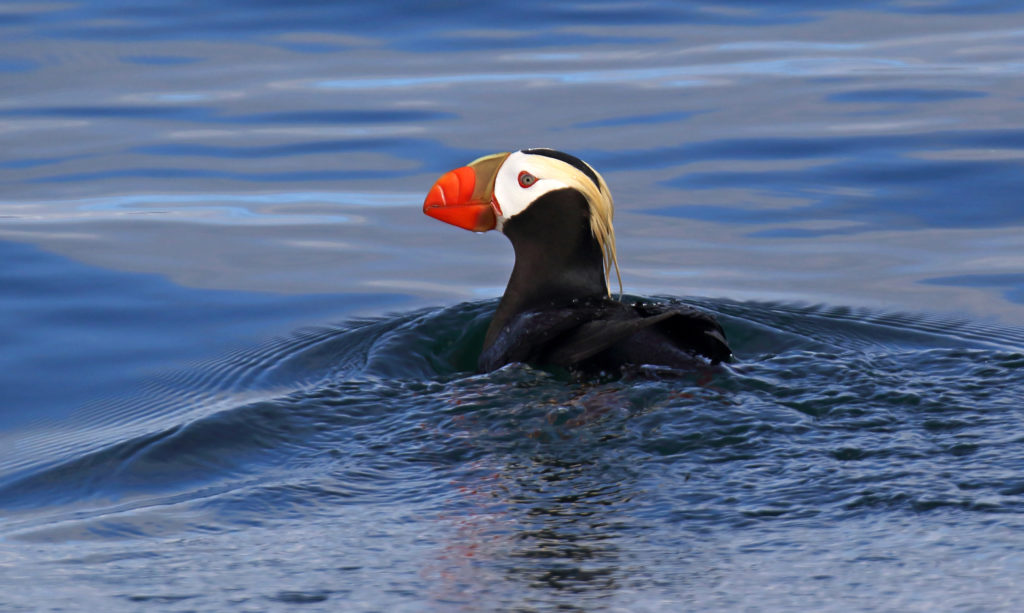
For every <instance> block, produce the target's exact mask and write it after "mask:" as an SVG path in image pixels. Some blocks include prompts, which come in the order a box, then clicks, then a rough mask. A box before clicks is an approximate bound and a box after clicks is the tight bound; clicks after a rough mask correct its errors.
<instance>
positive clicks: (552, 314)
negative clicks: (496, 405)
mask: <svg viewBox="0 0 1024 613" xmlns="http://www.w3.org/2000/svg"><path fill="white" fill-rule="evenodd" d="M581 322H582V317H581V315H580V313H579V312H578V310H576V309H569V308H562V309H547V310H543V311H527V312H525V313H520V314H518V315H516V316H515V317H514V318H513V319H512V321H510V322H509V323H508V325H506V326H505V328H504V329H503V330H502V331H501V333H500V334H498V338H496V339H495V340H494V343H493V344H491V346H490V347H488V348H487V349H485V350H484V352H483V353H481V354H480V360H479V361H478V363H477V366H478V367H479V369H480V370H481V371H484V372H488V371H492V370H496V369H498V368H501V367H502V366H504V365H506V364H511V363H512V362H531V363H536V362H538V361H541V359H542V358H543V356H544V354H545V353H546V350H547V348H548V346H549V345H550V344H551V343H552V341H554V340H555V339H556V338H558V337H560V336H562V335H564V334H565V333H566V332H568V331H570V330H572V329H573V328H576V327H578V326H579V325H580V323H581Z"/></svg>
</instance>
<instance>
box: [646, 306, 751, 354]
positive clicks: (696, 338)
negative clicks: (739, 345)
mask: <svg viewBox="0 0 1024 613" xmlns="http://www.w3.org/2000/svg"><path fill="white" fill-rule="evenodd" d="M635 308H636V310H637V312H638V313H640V314H641V315H644V317H645V318H646V319H651V318H652V317H660V316H661V315H665V314H671V317H666V318H665V319H664V320H662V321H659V322H658V329H659V330H660V331H661V332H662V333H663V334H665V335H666V336H668V337H669V338H671V339H672V340H673V341H675V343H676V344H677V345H678V346H680V347H683V348H687V349H688V350H690V351H693V352H694V353H696V354H698V355H702V356H704V357H705V358H707V359H709V360H711V362H712V363H713V364H717V363H719V362H725V361H727V360H729V359H730V358H732V349H730V348H729V343H728V341H726V340H725V330H723V329H722V325H721V324H719V323H718V320H717V319H715V317H714V316H713V315H711V314H709V313H705V312H704V311H701V310H699V309H695V308H694V307H692V306H689V305H686V304H664V303H644V304H639V305H637V306H636V307H635Z"/></svg>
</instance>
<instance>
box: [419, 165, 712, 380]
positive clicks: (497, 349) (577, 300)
mask: <svg viewBox="0 0 1024 613" xmlns="http://www.w3.org/2000/svg"><path fill="white" fill-rule="evenodd" d="M423 212H424V213H426V214H427V215H429V216H431V217H433V218H435V219H440V220H441V221H444V222H447V223H450V224H452V225H455V226H458V227H460V228H465V229H467V230H472V231H474V232H486V231H488V230H499V231H501V232H502V233H504V234H505V236H507V237H508V238H509V240H510V241H511V242H512V248H513V249H514V251H515V265H514V266H513V268H512V275H511V277H510V278H509V281H508V286H507V287H506V288H505V294H504V295H503V296H502V297H501V301H500V302H499V303H498V308H497V310H496V311H495V313H494V318H493V319H492V320H491V323H490V326H489V327H488V329H487V334H486V336H485V337H484V344H483V351H482V353H481V354H480V360H479V368H480V370H481V371H491V370H495V369H497V368H501V367H502V366H504V365H506V364H509V363H512V362H525V363H527V364H531V365H534V366H541V367H561V368H565V369H567V370H569V371H570V372H576V373H581V374H590V373H598V372H605V373H612V372H616V371H621V369H622V368H623V367H626V366H629V365H635V366H640V365H644V364H650V365H660V366H668V367H672V368H683V369H688V368H693V367H695V366H698V365H700V364H707V363H709V362H710V363H712V364H715V363H718V362H721V361H723V360H728V359H729V358H730V357H731V355H732V351H731V350H730V349H729V345H728V343H727V342H726V340H725V332H724V331H723V330H722V327H721V326H720V325H719V324H718V322H717V321H716V320H715V318H714V317H712V316H711V315H709V314H707V313H703V312H701V311H699V310H697V309H694V308H692V307H689V306H686V305H679V304H673V305H668V304H663V303H634V304H627V303H624V302H621V301H620V300H615V299H613V298H612V295H611V289H610V287H609V280H610V278H611V269H612V268H614V269H615V274H616V278H617V279H618V282H619V295H620V298H621V295H622V277H621V275H620V273H619V265H618V259H617V257H616V254H615V231H614V229H613V227H612V214H613V203H612V197H611V194H610V193H609V191H608V186H607V185H606V184H605V182H604V179H603V178H602V177H601V175H600V174H598V173H597V171H596V170H594V169H593V168H591V166H590V165H589V164H587V163H586V162H584V161H583V160H580V159H579V158H577V157H575V156H572V155H569V154H567V153H563V152H561V151H555V150H553V149H523V150H520V151H516V152H514V153H496V154H493V155H488V156H484V157H482V158H479V159H477V160H475V161H473V162H470V163H469V164H468V165H466V166H463V167H461V168H456V169H455V170H452V171H450V172H448V173H445V174H444V175H442V176H441V178H440V179H438V180H437V182H436V183H435V184H434V186H433V187H432V188H431V189H430V192H429V193H428V194H427V197H426V200H425V201H424V202H423Z"/></svg>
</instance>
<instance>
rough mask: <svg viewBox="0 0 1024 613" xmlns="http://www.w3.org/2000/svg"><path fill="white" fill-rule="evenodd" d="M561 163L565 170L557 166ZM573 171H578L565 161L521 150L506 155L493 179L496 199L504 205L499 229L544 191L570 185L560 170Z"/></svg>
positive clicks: (500, 205)
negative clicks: (560, 176)
mask: <svg viewBox="0 0 1024 613" xmlns="http://www.w3.org/2000/svg"><path fill="white" fill-rule="evenodd" d="M559 164H561V165H564V166H565V168H566V170H564V171H563V170H561V169H560V168H558V166H557V165H559ZM570 170H571V171H573V172H575V169H574V168H572V167H571V166H569V165H568V164H565V163H564V162H559V161H557V160H552V159H551V158H549V157H544V156H539V155H530V154H528V153H523V152H522V151H516V152H515V153H512V154H510V155H509V156H508V157H507V158H505V161H504V162H503V163H502V165H501V168H499V169H498V174H497V175H496V176H495V178H494V199H495V200H496V201H497V202H498V206H499V207H501V214H500V215H499V216H498V230H501V227H502V226H503V225H504V224H505V222H506V221H508V220H509V219H510V218H512V217H515V216H516V215H518V214H519V213H522V212H523V211H525V210H526V209H527V207H529V206H530V205H531V204H533V202H534V201H535V200H537V199H538V198H540V197H541V196H543V195H544V194H546V193H548V192H553V191H555V190H559V189H565V188H567V187H570V185H569V184H568V183H566V182H564V181H562V180H560V178H559V174H560V173H568V172H570Z"/></svg>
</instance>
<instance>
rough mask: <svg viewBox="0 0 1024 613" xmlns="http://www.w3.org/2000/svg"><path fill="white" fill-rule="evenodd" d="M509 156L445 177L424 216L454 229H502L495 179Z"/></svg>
mask: <svg viewBox="0 0 1024 613" xmlns="http://www.w3.org/2000/svg"><path fill="white" fill-rule="evenodd" d="M506 157H508V154H507V153H501V154H497V155H489V156H487V157H483V158H480V159H479V160H476V161H474V162H471V163H470V164H469V165H468V166H463V167H461V168H456V169H455V170H452V171H450V172H446V173H445V174H443V175H441V178H440V179H438V180H437V182H436V183H434V186H433V187H432V188H430V191H429V192H427V198H426V200H424V201H423V212H424V213H425V214H427V215H429V216H431V217H433V218H434V219H440V220H441V221H443V222H446V223H450V224H452V225H453V226H458V227H460V228H465V229H466V230H472V231H473V232H486V231H488V230H493V229H494V228H495V227H497V225H498V214H499V213H500V212H501V208H500V207H499V206H498V203H497V202H496V201H495V199H494V176H495V175H496V174H497V173H498V167H500V166H501V163H502V162H504V161H505V158H506Z"/></svg>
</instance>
